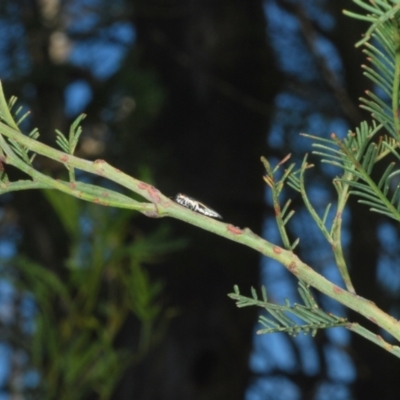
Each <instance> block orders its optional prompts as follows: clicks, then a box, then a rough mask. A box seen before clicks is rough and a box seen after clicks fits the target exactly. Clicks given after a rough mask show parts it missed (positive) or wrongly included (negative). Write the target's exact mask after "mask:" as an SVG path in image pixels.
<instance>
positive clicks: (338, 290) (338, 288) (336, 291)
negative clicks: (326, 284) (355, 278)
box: [333, 285, 343, 294]
mask: <svg viewBox="0 0 400 400" xmlns="http://www.w3.org/2000/svg"><path fill="white" fill-rule="evenodd" d="M333 291H334V292H335V293H336V294H341V293H342V292H343V289H341V288H340V287H339V286H336V285H335V286H333Z"/></svg>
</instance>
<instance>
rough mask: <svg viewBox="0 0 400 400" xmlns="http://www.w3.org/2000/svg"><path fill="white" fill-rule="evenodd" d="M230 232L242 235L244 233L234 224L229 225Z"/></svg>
mask: <svg viewBox="0 0 400 400" xmlns="http://www.w3.org/2000/svg"><path fill="white" fill-rule="evenodd" d="M227 228H228V232H230V233H232V235H241V234H242V233H243V231H242V230H241V229H240V228H238V227H237V226H233V225H230V224H229V225H228V226H227Z"/></svg>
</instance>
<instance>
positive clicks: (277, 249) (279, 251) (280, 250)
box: [273, 246, 282, 254]
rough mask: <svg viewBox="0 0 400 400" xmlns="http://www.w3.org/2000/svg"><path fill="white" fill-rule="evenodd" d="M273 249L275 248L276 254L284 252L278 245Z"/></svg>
mask: <svg viewBox="0 0 400 400" xmlns="http://www.w3.org/2000/svg"><path fill="white" fill-rule="evenodd" d="M273 250H274V253H275V254H281V253H282V249H281V248H280V247H278V246H274V248H273Z"/></svg>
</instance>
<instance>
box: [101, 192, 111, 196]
mask: <svg viewBox="0 0 400 400" xmlns="http://www.w3.org/2000/svg"><path fill="white" fill-rule="evenodd" d="M101 195H102V196H103V197H109V194H108V193H107V192H102V193H101Z"/></svg>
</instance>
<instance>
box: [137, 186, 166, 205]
mask: <svg viewBox="0 0 400 400" xmlns="http://www.w3.org/2000/svg"><path fill="white" fill-rule="evenodd" d="M138 186H139V189H142V190H145V191H146V192H147V193H148V194H149V196H150V197H151V199H152V200H153V203H159V202H160V201H161V199H160V191H159V190H157V189H156V188H155V187H154V186H152V185H149V184H147V183H144V182H140V183H139V184H138Z"/></svg>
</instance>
